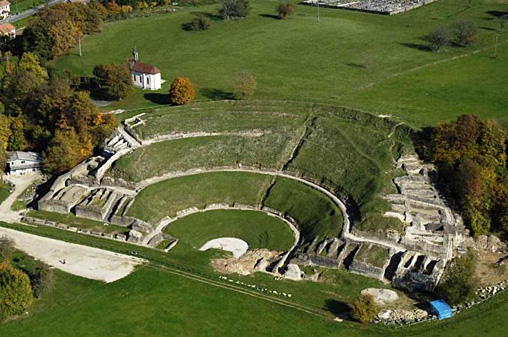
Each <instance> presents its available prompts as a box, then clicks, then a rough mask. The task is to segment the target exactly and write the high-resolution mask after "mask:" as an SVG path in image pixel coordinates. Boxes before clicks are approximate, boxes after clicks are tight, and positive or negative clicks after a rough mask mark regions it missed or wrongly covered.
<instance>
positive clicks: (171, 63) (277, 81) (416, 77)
mask: <svg viewBox="0 0 508 337" xmlns="http://www.w3.org/2000/svg"><path fill="white" fill-rule="evenodd" d="M251 4H252V11H251V15H250V17H249V18H248V19H246V20H241V21H233V22H223V21H220V20H219V21H214V24H213V26H212V27H211V29H210V30H209V31H205V32H187V31H184V30H182V28H181V26H182V24H184V23H187V22H189V21H190V20H191V19H192V17H193V16H194V15H196V14H197V13H207V14H214V13H215V8H216V6H215V5H212V6H200V7H199V8H195V9H182V10H178V11H177V12H176V13H174V14H171V15H161V16H155V17H150V18H135V19H130V20H125V21H118V22H113V23H109V24H107V25H106V28H105V29H104V31H103V32H102V33H100V34H96V35H93V36H90V37H87V39H86V40H85V41H84V42H83V57H79V56H78V55H77V52H76V51H73V52H71V53H70V54H69V55H68V56H66V57H64V58H62V59H61V60H59V61H58V62H56V64H55V66H56V68H57V69H59V70H70V71H71V72H73V73H75V74H79V75H91V73H92V69H93V67H94V66H95V65H97V64H100V63H108V62H124V61H125V60H126V59H128V58H129V57H130V54H131V50H132V48H133V45H134V44H136V46H137V48H138V50H139V52H140V59H141V60H142V61H144V62H147V63H153V64H155V65H156V66H157V67H159V68H160V69H161V71H162V77H163V78H164V79H166V80H168V81H171V80H172V79H173V78H175V77H176V76H187V77H190V78H191V79H192V81H193V82H194V84H195V86H196V87H197V91H198V93H199V95H198V99H221V98H223V97H227V96H228V95H229V94H230V93H231V92H232V91H233V86H234V77H235V74H236V73H237V72H239V71H244V70H246V71H250V72H252V73H253V74H254V76H255V77H256V79H257V82H258V88H257V91H256V97H257V98H267V99H290V100H311V101H314V102H332V103H334V104H347V105H352V106H355V107H358V108H362V109H367V110H371V111H373V112H377V111H380V112H383V113H389V114H393V115H396V116H400V117H401V118H403V119H404V120H408V121H410V122H412V123H414V124H415V125H428V124H434V123H435V122H436V121H440V120H449V119H452V118H454V117H456V116H457V115H459V114H461V113H468V112H475V113H478V114H480V115H482V116H483V117H503V116H504V113H505V109H504V107H506V105H507V104H508V102H507V98H506V97H508V96H507V95H506V89H503V88H500V84H501V87H503V86H502V79H503V78H504V77H503V74H506V67H505V66H504V65H505V63H506V57H507V54H506V50H507V47H506V46H503V47H501V48H500V53H499V58H498V59H497V60H492V59H490V58H489V56H490V55H492V50H489V51H485V52H482V53H479V54H475V55H472V56H467V57H465V58H462V59H457V60H452V61H449V62H446V63H442V64H438V65H434V62H437V61H444V60H448V59H451V58H454V57H456V56H459V55H465V54H468V53H471V52H472V51H476V50H480V49H482V48H486V47H490V46H492V45H493V43H494V35H495V34H499V35H500V41H501V42H504V41H505V40H506V37H507V34H506V32H500V31H499V27H500V23H499V20H498V19H497V17H496V16H495V15H492V14H490V13H496V12H506V11H508V5H507V4H506V2H505V1H503V0H501V1H497V0H496V1H491V0H489V1H483V0H471V1H463V0H440V1H437V2H435V3H432V4H429V5H427V6H424V7H423V8H420V9H417V10H413V11H410V12H408V13H404V14H401V15H395V16H384V15H376V14H368V13H362V12H356V11H343V10H336V9H326V8H321V21H320V22H317V10H316V8H313V7H309V6H301V5H297V6H296V9H295V14H294V15H293V16H292V17H291V18H289V19H288V20H276V19H273V18H272V17H270V16H269V15H272V14H274V7H275V2H274V1H269V0H255V1H252V2H251ZM460 19H468V20H473V21H474V22H475V23H476V24H477V25H478V26H479V27H481V28H480V29H479V34H480V36H479V37H480V38H479V43H478V44H477V45H476V46H474V47H471V48H456V47H450V48H448V49H447V50H446V51H445V52H442V53H434V52H429V51H426V50H424V49H425V42H424V41H422V37H423V36H424V35H426V34H428V33H429V31H430V30H431V29H432V28H434V27H437V26H443V25H450V24H451V23H452V22H454V21H456V20H460ZM147 23H149V24H147ZM134 41H135V42H134ZM163 41H171V42H170V43H169V42H168V43H165V42H163ZM161 42H162V43H161ZM422 49H423V50H422ZM425 65H429V66H427V67H425V68H424V69H423V70H421V71H414V70H415V69H419V68H420V67H422V66H425ZM472 67H473V68H474V69H473V70H472V71H471V68H472ZM399 74H400V75H399ZM394 75H398V76H395V77H394ZM435 75H437V76H435ZM500 81H501V82H500ZM168 85H169V84H168V83H166V84H165V86H164V88H163V90H162V91H161V92H157V93H148V92H144V91H141V90H137V91H136V93H135V94H133V96H132V97H129V98H127V99H125V100H123V101H122V102H120V103H119V104H116V105H113V106H111V107H110V108H116V107H124V108H140V107H146V106H155V105H157V104H159V103H160V102H161V101H162V102H164V101H167V99H166V98H164V96H163V95H161V94H164V93H165V92H167V89H168ZM494 88H495V90H493V89H494ZM408 95H409V96H410V97H411V98H408ZM468 102H471V103H472V104H469V103H468ZM457 107H460V109H457Z"/></svg>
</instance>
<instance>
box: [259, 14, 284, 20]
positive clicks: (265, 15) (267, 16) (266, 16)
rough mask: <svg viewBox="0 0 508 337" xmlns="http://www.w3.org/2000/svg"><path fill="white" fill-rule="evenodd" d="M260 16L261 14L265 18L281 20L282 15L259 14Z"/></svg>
mask: <svg viewBox="0 0 508 337" xmlns="http://www.w3.org/2000/svg"><path fill="white" fill-rule="evenodd" d="M259 16H261V17H263V18H269V19H276V20H280V17H279V16H278V15H275V14H259Z"/></svg>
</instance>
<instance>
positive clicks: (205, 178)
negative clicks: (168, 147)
mask: <svg viewBox="0 0 508 337" xmlns="http://www.w3.org/2000/svg"><path fill="white" fill-rule="evenodd" d="M270 180H271V177H270V176H268V175H263V174H245V173H242V172H239V173H237V172H217V173H202V174H196V175H192V176H185V177H181V178H173V179H169V180H165V181H163V182H160V183H157V184H154V185H151V186H148V187H147V188H145V189H144V190H142V191H141V192H140V193H139V194H138V195H137V196H136V200H135V201H134V203H133V204H132V206H131V207H130V208H129V210H128V212H127V213H128V214H129V215H132V216H134V217H137V218H140V219H143V220H146V221H149V222H151V223H152V224H155V223H157V222H158V221H160V219H162V218H163V217H165V216H171V217H173V216H175V215H176V212H178V211H180V210H183V209H186V208H189V207H199V208H203V207H204V206H206V205H207V204H211V203H228V204H230V205H233V204H234V203H240V204H247V205H259V204H260V203H261V198H262V197H263V195H264V193H265V191H266V189H267V188H268V185H269V183H270Z"/></svg>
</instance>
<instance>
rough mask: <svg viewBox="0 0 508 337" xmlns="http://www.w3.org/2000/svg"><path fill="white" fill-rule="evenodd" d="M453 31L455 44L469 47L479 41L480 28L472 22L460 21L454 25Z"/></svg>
mask: <svg viewBox="0 0 508 337" xmlns="http://www.w3.org/2000/svg"><path fill="white" fill-rule="evenodd" d="M452 31H453V35H454V39H455V42H456V43H457V44H458V45H460V46H463V47H467V46H469V45H471V44H473V43H475V42H477V40H478V27H477V26H476V24H475V23H474V22H472V21H468V20H460V21H457V22H455V23H454V24H453V26H452Z"/></svg>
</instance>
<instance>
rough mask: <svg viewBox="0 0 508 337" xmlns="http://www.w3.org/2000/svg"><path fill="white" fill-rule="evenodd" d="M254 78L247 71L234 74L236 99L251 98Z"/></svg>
mask: <svg viewBox="0 0 508 337" xmlns="http://www.w3.org/2000/svg"><path fill="white" fill-rule="evenodd" d="M256 85H257V83H256V79H255V78H254V76H252V74H251V73H248V72H245V71H243V72H240V73H238V74H237V75H236V82H235V97H236V99H244V100H246V99H252V97H254V91H255V90H256Z"/></svg>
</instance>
